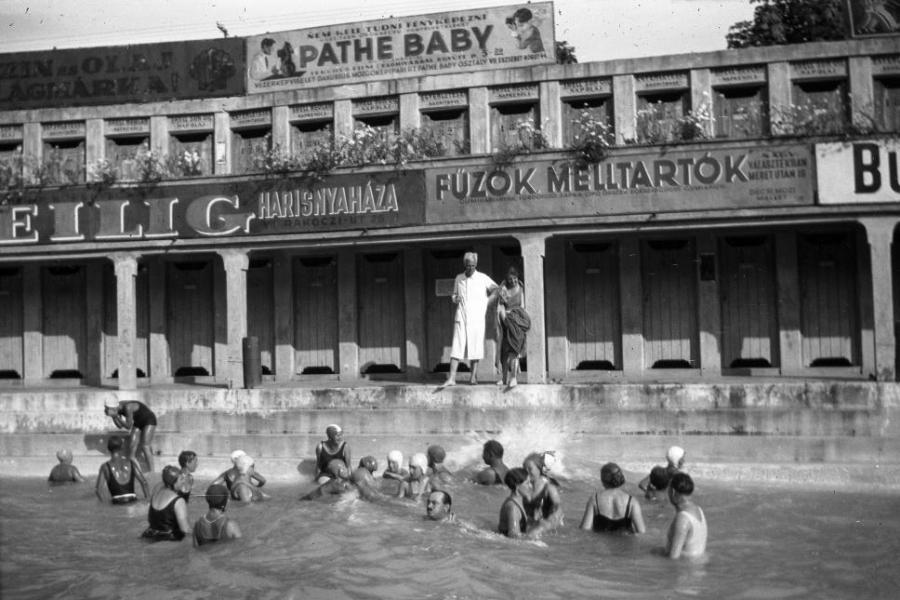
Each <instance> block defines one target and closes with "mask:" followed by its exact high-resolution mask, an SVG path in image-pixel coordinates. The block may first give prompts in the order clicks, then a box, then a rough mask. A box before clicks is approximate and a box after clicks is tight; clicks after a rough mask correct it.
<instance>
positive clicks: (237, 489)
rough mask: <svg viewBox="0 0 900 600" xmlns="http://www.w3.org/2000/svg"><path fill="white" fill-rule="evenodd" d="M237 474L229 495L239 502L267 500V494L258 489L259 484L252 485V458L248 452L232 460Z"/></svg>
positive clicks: (253, 471) (253, 469)
mask: <svg viewBox="0 0 900 600" xmlns="http://www.w3.org/2000/svg"><path fill="white" fill-rule="evenodd" d="M234 466H235V468H237V471H238V476H237V477H236V478H235V479H234V482H233V483H232V484H231V497H232V498H233V499H234V500H238V501H240V502H256V501H259V500H268V499H269V495H268V494H266V493H265V492H264V491H262V490H261V489H260V487H261V486H256V485H253V474H254V473H255V471H256V469H255V467H254V463H253V458H251V457H250V456H249V455H248V454H242V455H241V456H238V457H237V459H236V460H235V462H234Z"/></svg>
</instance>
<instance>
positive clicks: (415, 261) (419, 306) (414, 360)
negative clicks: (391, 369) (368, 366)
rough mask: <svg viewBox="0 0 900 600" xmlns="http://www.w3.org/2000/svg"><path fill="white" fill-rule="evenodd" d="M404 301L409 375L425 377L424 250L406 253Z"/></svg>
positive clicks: (414, 377)
mask: <svg viewBox="0 0 900 600" xmlns="http://www.w3.org/2000/svg"><path fill="white" fill-rule="evenodd" d="M403 300H404V303H405V305H406V306H405V311H404V313H405V315H406V316H405V318H406V376H407V378H409V379H410V380H414V379H422V378H424V376H425V371H426V369H425V365H423V363H422V361H424V360H425V357H426V353H427V349H426V347H425V269H424V265H423V257H422V249H421V248H407V249H406V250H404V252H403Z"/></svg>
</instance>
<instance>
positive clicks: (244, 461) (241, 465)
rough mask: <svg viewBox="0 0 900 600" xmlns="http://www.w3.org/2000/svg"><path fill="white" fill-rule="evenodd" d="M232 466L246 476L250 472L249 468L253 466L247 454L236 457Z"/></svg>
mask: <svg viewBox="0 0 900 600" xmlns="http://www.w3.org/2000/svg"><path fill="white" fill-rule="evenodd" d="M234 465H235V466H236V467H237V470H238V471H240V472H241V474H242V475H246V474H247V473H249V472H250V467H252V466H253V459H252V458H251V457H250V456H248V455H247V454H241V455H240V456H238V457H237V459H235V461H234Z"/></svg>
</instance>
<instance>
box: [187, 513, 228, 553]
mask: <svg viewBox="0 0 900 600" xmlns="http://www.w3.org/2000/svg"><path fill="white" fill-rule="evenodd" d="M227 525H228V517H226V516H225V515H219V518H218V519H216V520H215V521H207V520H206V515H203V516H202V517H200V518H199V519H197V522H196V523H194V541H195V542H196V543H197V545H198V546H203V545H205V544H212V543H213V542H218V541H220V540H221V539H222V536H223V535H224V534H225V527H226V526H227Z"/></svg>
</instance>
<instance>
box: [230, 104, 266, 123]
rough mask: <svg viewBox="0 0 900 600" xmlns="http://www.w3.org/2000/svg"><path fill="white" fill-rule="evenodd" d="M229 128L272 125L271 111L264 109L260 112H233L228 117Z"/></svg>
mask: <svg viewBox="0 0 900 600" xmlns="http://www.w3.org/2000/svg"><path fill="white" fill-rule="evenodd" d="M230 117H231V126H232V127H233V128H234V127H256V126H258V125H271V124H272V111H271V109H268V108H264V109H261V110H244V111H240V112H233V113H231V115H230Z"/></svg>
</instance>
